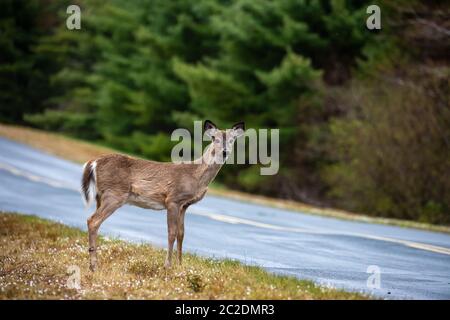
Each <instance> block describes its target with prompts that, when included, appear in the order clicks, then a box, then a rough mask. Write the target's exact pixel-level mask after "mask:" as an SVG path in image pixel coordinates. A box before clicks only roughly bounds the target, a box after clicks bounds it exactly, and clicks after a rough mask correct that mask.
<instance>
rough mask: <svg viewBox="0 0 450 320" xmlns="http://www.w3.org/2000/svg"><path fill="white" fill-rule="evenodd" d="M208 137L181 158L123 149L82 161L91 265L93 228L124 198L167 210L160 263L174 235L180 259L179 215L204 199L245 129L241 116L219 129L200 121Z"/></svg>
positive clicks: (94, 240) (181, 219)
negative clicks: (194, 153)
mask: <svg viewBox="0 0 450 320" xmlns="http://www.w3.org/2000/svg"><path fill="white" fill-rule="evenodd" d="M203 130H204V132H205V135H206V136H207V137H209V138H210V139H211V140H212V142H211V143H210V144H209V145H208V146H207V147H206V148H205V150H204V152H203V154H202V155H201V157H200V158H198V159H195V160H193V161H185V162H182V163H174V162H157V161H151V160H145V159H141V158H137V157H131V156H128V155H123V154H118V153H114V154H107V155H104V156H101V157H99V158H96V159H92V160H89V161H87V162H86V163H85V164H84V168H83V174H82V179H81V193H82V196H83V199H84V200H85V202H86V205H87V206H88V207H89V205H90V204H91V203H92V202H93V199H94V198H95V200H96V204H97V208H96V210H95V212H94V213H93V214H92V215H91V216H90V217H89V218H88V219H87V226H88V234H89V258H90V265H89V268H90V270H91V271H95V270H96V268H97V233H98V230H99V228H100V225H101V224H102V223H103V222H104V221H105V220H106V219H107V218H108V217H110V216H111V215H112V214H113V213H114V212H115V211H116V210H117V209H119V208H120V207H122V206H123V205H124V204H130V205H134V206H138V207H141V208H146V209H153V210H164V209H166V210H167V243H168V247H167V255H166V259H165V263H164V267H165V268H170V267H171V265H172V253H173V246H174V243H175V240H176V241H177V258H178V259H177V260H178V263H179V264H180V265H181V263H182V248H183V239H184V217H185V213H186V210H187V208H188V207H189V206H190V205H192V204H194V203H197V202H198V201H200V200H201V199H203V197H204V196H205V194H206V192H207V190H208V185H209V184H210V183H211V182H212V181H213V180H214V178H215V177H216V175H217V174H218V172H219V170H220V169H221V167H222V166H223V164H224V163H225V162H226V160H227V158H228V156H229V155H230V153H231V151H232V150H233V144H234V142H235V140H236V138H238V137H239V136H241V135H243V134H244V131H245V124H244V122H238V123H236V124H235V125H233V126H232V128H231V129H226V130H220V129H218V127H217V126H216V125H215V124H214V123H213V122H212V121H210V120H206V121H205V122H204V125H203Z"/></svg>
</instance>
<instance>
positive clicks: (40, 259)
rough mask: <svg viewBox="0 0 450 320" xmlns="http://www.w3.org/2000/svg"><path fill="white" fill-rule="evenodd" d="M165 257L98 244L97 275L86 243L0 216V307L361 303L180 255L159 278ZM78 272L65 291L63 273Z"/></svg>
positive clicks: (44, 224)
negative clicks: (129, 302) (75, 284)
mask: <svg viewBox="0 0 450 320" xmlns="http://www.w3.org/2000/svg"><path fill="white" fill-rule="evenodd" d="M164 254H165V251H164V250H162V249H155V248H153V247H151V246H149V245H146V244H130V243H127V242H124V241H120V240H108V239H104V238H101V239H100V250H99V259H100V260H99V269H98V270H97V271H96V272H95V273H91V272H90V271H89V270H88V252H87V235H86V233H85V232H82V231H80V230H78V229H75V228H70V227H67V226H64V225H62V224H58V223H54V222H50V221H48V220H43V219H40V218H37V217H35V216H25V215H19V214H13V213H4V212H3V213H0V299H367V297H366V296H363V295H360V294H358V293H348V292H343V291H339V290H334V289H327V288H321V287H318V286H316V285H314V284H313V283H312V282H309V281H303V280H297V279H295V278H290V277H282V276H275V275H272V274H269V273H267V272H265V271H264V270H262V269H260V268H257V267H249V266H245V265H242V264H240V263H238V262H235V261H231V260H219V261H218V260H212V259H204V258H199V257H197V256H194V255H190V254H186V255H185V256H184V261H183V265H182V266H179V265H175V266H174V267H172V269H169V270H166V269H164V267H163V262H164ZM69 266H78V267H79V268H80V276H81V282H80V287H81V288H80V289H79V290H77V289H69V288H68V287H67V279H68V277H69V273H68V267H69Z"/></svg>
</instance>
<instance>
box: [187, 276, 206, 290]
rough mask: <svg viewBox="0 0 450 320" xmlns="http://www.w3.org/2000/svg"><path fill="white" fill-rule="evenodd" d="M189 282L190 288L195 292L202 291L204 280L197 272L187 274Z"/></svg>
mask: <svg viewBox="0 0 450 320" xmlns="http://www.w3.org/2000/svg"><path fill="white" fill-rule="evenodd" d="M186 280H187V283H188V285H189V288H191V289H192V291H194V292H200V291H202V289H203V281H202V278H201V277H200V276H199V275H196V274H190V275H188V276H187V279H186Z"/></svg>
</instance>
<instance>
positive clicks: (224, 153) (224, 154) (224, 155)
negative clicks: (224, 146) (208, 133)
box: [222, 150, 228, 158]
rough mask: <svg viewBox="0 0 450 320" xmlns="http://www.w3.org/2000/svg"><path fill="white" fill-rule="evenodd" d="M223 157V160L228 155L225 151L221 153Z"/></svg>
mask: <svg viewBox="0 0 450 320" xmlns="http://www.w3.org/2000/svg"><path fill="white" fill-rule="evenodd" d="M222 154H223V157H224V158H225V157H226V156H227V155H228V152H227V151H226V150H223V151H222Z"/></svg>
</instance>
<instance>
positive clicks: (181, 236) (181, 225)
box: [177, 206, 187, 265]
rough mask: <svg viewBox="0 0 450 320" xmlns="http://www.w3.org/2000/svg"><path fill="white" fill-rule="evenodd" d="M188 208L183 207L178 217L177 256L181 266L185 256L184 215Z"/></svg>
mask: <svg viewBox="0 0 450 320" xmlns="http://www.w3.org/2000/svg"><path fill="white" fill-rule="evenodd" d="M186 209H187V206H183V207H182V208H181V209H180V214H179V215H178V231H177V255H178V263H179V264H180V265H181V260H182V255H183V239H184V214H185V213H186Z"/></svg>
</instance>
